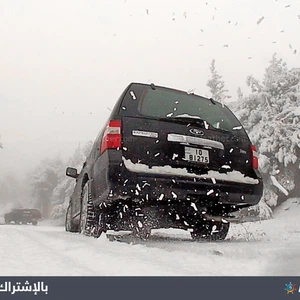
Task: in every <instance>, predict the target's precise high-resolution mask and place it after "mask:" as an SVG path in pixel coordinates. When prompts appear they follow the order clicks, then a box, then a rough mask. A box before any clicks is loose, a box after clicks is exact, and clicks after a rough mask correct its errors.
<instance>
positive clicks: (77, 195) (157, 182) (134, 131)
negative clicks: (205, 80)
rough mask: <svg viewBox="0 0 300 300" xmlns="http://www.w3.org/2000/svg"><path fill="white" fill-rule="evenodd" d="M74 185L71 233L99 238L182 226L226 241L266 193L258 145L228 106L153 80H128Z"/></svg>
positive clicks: (145, 234) (200, 236) (196, 236)
mask: <svg viewBox="0 0 300 300" xmlns="http://www.w3.org/2000/svg"><path fill="white" fill-rule="evenodd" d="M66 175H67V176H70V177H73V178H76V185H75V188H74V191H73V194H72V196H71V199H70V204H69V207H68V210H67V214H66V230H67V231H72V232H84V233H85V234H87V235H93V236H95V237H98V236H99V235H100V234H101V232H105V231H106V230H116V231H118V230H131V231H132V232H133V233H134V234H135V235H137V236H139V237H140V238H143V239H145V238H147V237H149V235H150V231H151V229H155V228H170V227H172V228H182V229H186V230H189V231H190V232H191V236H192V238H193V239H195V240H202V239H204V240H222V239H225V237H226V235H227V232H228V230H229V222H230V221H232V220H236V216H234V214H233V213H234V212H236V211H239V210H240V209H242V208H245V207H249V206H252V205H255V204H257V203H258V202H259V201H260V198H261V196H262V190H263V183H262V178H261V175H260V173H259V171H258V156H257V152H256V149H255V147H254V146H253V145H252V144H251V141H250V139H249V137H248V135H247V134H246V132H245V130H244V128H243V127H242V125H241V123H240V122H239V121H238V120H237V118H236V117H235V116H234V114H233V113H232V112H231V111H230V110H229V108H228V107H227V106H226V105H223V104H221V103H219V102H216V101H214V100H213V99H207V98H204V97H201V96H197V95H194V94H188V93H186V92H183V91H178V90H174V89H170V88H165V87H160V86H155V85H153V84H151V85H147V84H141V83H132V84H130V85H129V86H128V87H127V88H126V89H125V91H124V92H123V94H122V95H121V97H120V98H119V100H118V101H117V103H116V105H115V107H114V109H113V111H112V113H111V115H110V117H109V119H108V121H107V123H106V125H105V127H104V128H102V130H101V131H100V133H99V135H98V136H97V138H96V140H95V143H94V145H93V148H92V150H91V152H90V154H89V156H88V157H87V160H86V162H85V163H84V165H83V168H82V170H81V172H80V174H78V172H77V170H76V169H74V168H71V167H68V168H67V170H66Z"/></svg>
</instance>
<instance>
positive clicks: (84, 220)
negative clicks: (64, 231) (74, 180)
mask: <svg viewBox="0 0 300 300" xmlns="http://www.w3.org/2000/svg"><path fill="white" fill-rule="evenodd" d="M81 199H82V200H81V214H80V225H79V231H80V232H81V233H83V234H85V235H88V236H94V237H99V236H100V235H101V233H102V229H101V228H100V226H99V225H98V224H97V218H96V212H95V208H94V205H93V201H92V194H91V191H90V183H89V182H87V183H86V184H85V186H84V187H83V190H82V198H81Z"/></svg>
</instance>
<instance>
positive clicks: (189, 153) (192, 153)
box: [184, 147, 209, 164]
mask: <svg viewBox="0 0 300 300" xmlns="http://www.w3.org/2000/svg"><path fill="white" fill-rule="evenodd" d="M184 159H185V160H187V161H191V162H198V163H203V164H208V163H209V152H208V150H203V149H197V148H191V147H185V156H184Z"/></svg>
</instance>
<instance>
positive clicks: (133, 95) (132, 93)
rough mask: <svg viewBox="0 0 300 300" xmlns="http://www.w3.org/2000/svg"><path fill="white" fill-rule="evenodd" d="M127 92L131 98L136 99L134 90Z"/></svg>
mask: <svg viewBox="0 0 300 300" xmlns="http://www.w3.org/2000/svg"><path fill="white" fill-rule="evenodd" d="M129 94H130V96H131V98H132V100H136V95H135V93H134V91H130V93H129Z"/></svg>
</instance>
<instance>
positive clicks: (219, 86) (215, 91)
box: [206, 59, 230, 102]
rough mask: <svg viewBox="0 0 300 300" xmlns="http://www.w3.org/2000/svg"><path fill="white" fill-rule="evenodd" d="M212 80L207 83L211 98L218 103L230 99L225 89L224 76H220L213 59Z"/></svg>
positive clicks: (211, 67)
mask: <svg viewBox="0 0 300 300" xmlns="http://www.w3.org/2000/svg"><path fill="white" fill-rule="evenodd" d="M210 73H211V78H210V79H209V80H208V81H207V84H206V85H207V86H208V87H209V90H210V93H211V98H213V99H214V100H216V101H219V102H222V101H223V100H225V99H226V98H230V96H228V95H227V92H228V90H226V89H225V83H224V81H223V80H222V76H221V75H219V74H218V72H217V70H216V67H215V60H214V59H213V60H212V62H211V66H210Z"/></svg>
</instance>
